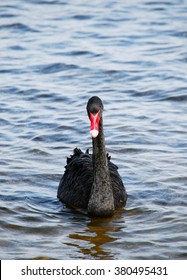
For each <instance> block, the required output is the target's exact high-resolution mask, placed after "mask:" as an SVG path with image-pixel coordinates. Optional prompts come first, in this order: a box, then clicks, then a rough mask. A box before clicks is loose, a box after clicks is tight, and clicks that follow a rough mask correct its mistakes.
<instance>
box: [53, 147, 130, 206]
mask: <svg viewBox="0 0 187 280" xmlns="http://www.w3.org/2000/svg"><path fill="white" fill-rule="evenodd" d="M108 166H109V172H110V179H111V183H112V189H113V195H114V206H115V208H119V207H121V206H124V205H125V203H126V199H127V194H126V191H125V188H124V185H123V182H122V180H121V178H120V175H119V173H118V171H117V169H118V168H117V166H116V165H115V164H113V163H112V162H111V161H110V157H109V156H108ZM92 185H93V162H92V155H91V154H89V153H88V151H87V152H86V153H83V152H82V151H81V150H80V149H77V148H76V149H75V150H74V154H73V155H72V156H71V157H70V158H68V159H67V165H66V166H65V172H64V175H63V177H62V179H61V181H60V184H59V187H58V194H57V196H58V198H59V199H60V200H61V201H62V202H63V203H65V204H66V205H67V206H70V207H76V208H83V209H87V207H88V202H89V198H90V194H91V189H92Z"/></svg>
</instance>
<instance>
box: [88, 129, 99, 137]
mask: <svg viewBox="0 0 187 280" xmlns="http://www.w3.org/2000/svg"><path fill="white" fill-rule="evenodd" d="M90 134H91V136H92V137H93V138H96V137H97V136H98V134H99V131H98V130H96V129H93V130H91V131H90Z"/></svg>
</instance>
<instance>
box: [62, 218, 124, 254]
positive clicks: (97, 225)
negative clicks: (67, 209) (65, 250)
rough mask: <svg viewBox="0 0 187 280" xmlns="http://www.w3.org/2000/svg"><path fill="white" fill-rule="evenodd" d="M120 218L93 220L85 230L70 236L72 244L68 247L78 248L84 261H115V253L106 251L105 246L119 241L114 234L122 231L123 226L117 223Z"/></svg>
mask: <svg viewBox="0 0 187 280" xmlns="http://www.w3.org/2000/svg"><path fill="white" fill-rule="evenodd" d="M119 218H120V217H119V216H118V217H117V216H114V217H112V218H106V219H103V218H91V219H90V220H89V222H88V223H87V227H86V228H85V230H82V231H81V230H77V231H76V232H75V233H72V234H70V235H69V238H70V239H71V244H70V243H68V245H71V246H75V247H77V248H78V251H79V253H81V255H82V258H83V259H84V258H85V259H92V258H93V259H115V255H114V253H113V252H110V251H109V250H108V249H105V248H108V246H104V245H107V244H108V243H111V242H114V241H115V240H117V239H118V238H117V237H116V234H114V233H116V232H120V231H121V228H122V226H118V223H115V221H116V220H118V219H119ZM119 224H120V225H121V223H119ZM113 234H114V235H115V237H113V236H112V235H113Z"/></svg>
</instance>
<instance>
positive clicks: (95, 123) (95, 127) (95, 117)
mask: <svg viewBox="0 0 187 280" xmlns="http://www.w3.org/2000/svg"><path fill="white" fill-rule="evenodd" d="M99 121H100V111H98V112H97V113H96V114H92V113H91V112H90V134H91V136H92V137H93V138H96V137H97V136H98V134H99Z"/></svg>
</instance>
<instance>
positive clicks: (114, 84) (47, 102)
mask: <svg viewBox="0 0 187 280" xmlns="http://www.w3.org/2000/svg"><path fill="white" fill-rule="evenodd" d="M93 95H98V96H100V98H102V100H103V103H104V106H105V112H104V125H105V136H106V143H107V150H108V152H109V153H110V155H111V156H112V160H113V162H114V163H115V164H117V165H118V166H119V173H120V175H121V177H122V179H123V182H124V184H125V186H126V190H127V192H128V195H129V197H128V202H127V205H126V207H125V208H124V209H121V210H118V211H116V213H115V215H114V217H112V218H108V219H97V218H90V217H89V216H88V215H86V214H85V213H81V212H78V211H75V210H70V209H68V208H66V207H65V205H63V204H62V203H61V202H59V201H58V199H57V198H56V192H57V188H58V183H59V181H60V178H61V176H62V174H63V171H64V165H65V164H66V157H67V156H69V155H70V154H71V153H72V150H73V149H74V148H75V147H79V148H81V149H82V150H86V148H90V147H91V138H90V134H89V121H88V118H87V114H86V110H85V107H86V103H87V100H88V98H89V97H91V96H93ZM0 127H1V130H0V154H1V156H0V201H1V202H0V252H1V253H0V258H1V259H43V258H44V259H187V1H186V0H184V1H182V0H178V1H150V0H134V1H122V0H113V1H112V0H108V1H97V0H94V1H91V2H90V1H85V0H77V1H73V0H70V1H69V0H53V1H52V0H51V1H50V0H40V1H39V0H33V1H31V0H30V1H24V0H9V1H6V0H2V1H1V3H0Z"/></svg>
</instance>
